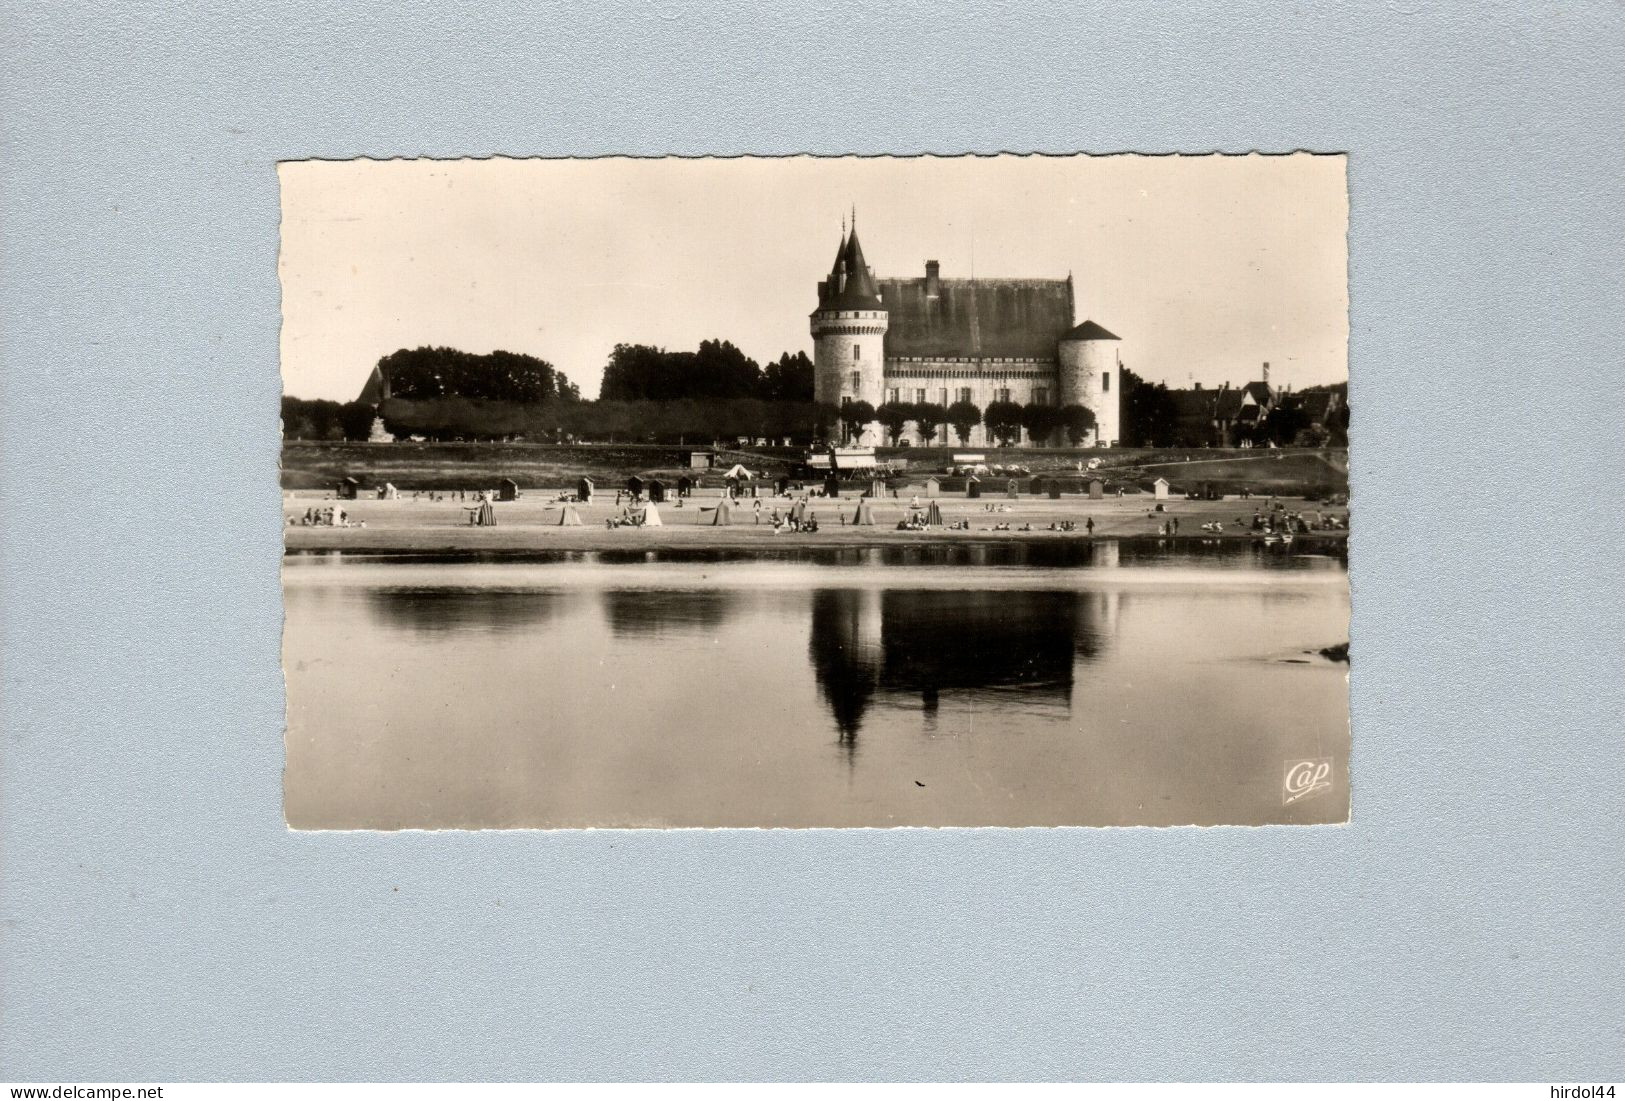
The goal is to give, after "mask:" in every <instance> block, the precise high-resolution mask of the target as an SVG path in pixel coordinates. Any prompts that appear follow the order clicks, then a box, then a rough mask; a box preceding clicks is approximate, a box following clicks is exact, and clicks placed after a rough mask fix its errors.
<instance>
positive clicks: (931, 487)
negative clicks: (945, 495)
mask: <svg viewBox="0 0 1625 1101" xmlns="http://www.w3.org/2000/svg"><path fill="white" fill-rule="evenodd" d="M941 492H942V483H941V482H939V481H937V480H936V479H935V478H927V479H926V480H925V495H926V496H927V497H935V496H936V495H937V494H939V493H941Z"/></svg>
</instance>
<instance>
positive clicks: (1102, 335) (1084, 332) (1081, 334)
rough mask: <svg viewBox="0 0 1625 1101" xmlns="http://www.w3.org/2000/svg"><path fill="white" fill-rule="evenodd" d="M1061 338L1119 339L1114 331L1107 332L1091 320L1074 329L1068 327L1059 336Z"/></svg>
mask: <svg viewBox="0 0 1625 1101" xmlns="http://www.w3.org/2000/svg"><path fill="white" fill-rule="evenodd" d="M1061 339H1062V340H1121V339H1123V338H1122V337H1120V336H1118V335H1117V334H1116V333H1113V332H1108V331H1107V330H1106V329H1105V328H1103V327H1101V326H1100V325H1097V324H1095V323H1094V322H1093V321H1085V322H1084V323H1083V324H1082V325H1079V326H1078V327H1076V328H1074V329H1069V330H1067V332H1066V333H1065V334H1063V335H1062V337H1061Z"/></svg>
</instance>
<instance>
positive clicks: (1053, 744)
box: [283, 541, 1349, 829]
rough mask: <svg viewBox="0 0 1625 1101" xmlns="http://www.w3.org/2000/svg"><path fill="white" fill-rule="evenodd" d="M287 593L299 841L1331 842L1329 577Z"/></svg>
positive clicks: (938, 577)
mask: <svg viewBox="0 0 1625 1101" xmlns="http://www.w3.org/2000/svg"><path fill="white" fill-rule="evenodd" d="M283 588H284V596H285V604H286V616H287V618H286V627H285V633H284V667H285V672H286V677H287V690H288V733H287V770H286V774H285V809H286V813H287V817H288V821H289V824H290V825H292V826H294V827H296V828H309V829H357V828H361V829H400V828H423V829H435V828H448V827H454V828H480V827H506V828H513V827H545V828H556V827H589V826H596V827H667V826H680V827H708V826H730V827H752V826H763V827H782V826H797V827H799V826H1061V825H1085V826H1108V825H1180V824H1201V825H1216V824H1230V825H1247V824H1265V823H1323V822H1341V821H1344V820H1346V818H1347V815H1348V809H1349V784H1348V769H1347V764H1348V752H1349V724H1348V682H1347V673H1348V666H1347V665H1346V664H1338V663H1333V662H1331V661H1328V660H1326V659H1325V658H1323V657H1321V656H1320V655H1319V654H1318V653H1317V652H1316V651H1318V650H1319V648H1321V647H1324V646H1328V645H1332V644H1335V643H1341V642H1343V641H1345V640H1347V638H1348V623H1349V588H1348V573H1347V568H1346V564H1345V562H1344V561H1342V560H1340V559H1339V558H1337V557H1328V556H1318V555H1294V554H1292V553H1291V552H1290V551H1284V550H1281V549H1279V548H1269V547H1259V546H1254V545H1251V544H1245V543H1229V544H1222V545H1214V546H1212V547H1203V546H1200V545H1194V546H1190V547H1186V548H1181V549H1179V550H1174V549H1169V548H1164V547H1160V546H1157V545H1154V544H1149V545H1148V544H1135V543H1123V544H1121V545H1120V544H1118V543H1115V542H1101V543H1095V544H1087V543H1083V542H1081V541H1080V542H1077V543H1064V544H1004V545H999V544H972V545H966V544H961V545H954V546H937V547H886V548H872V549H870V548H844V549H840V550H830V551H827V552H825V551H818V550H801V551H784V552H780V553H777V554H762V553H760V552H755V551H751V552H715V553H693V552H688V553H678V552H649V553H643V552H632V553H624V554H623V553H607V552H606V553H591V552H580V553H558V554H553V555H547V556H532V557H529V558H512V557H509V558H497V557H485V558H478V557H462V558H442V557H433V556H422V557H410V556H394V557H369V556H353V555H344V554H337V553H334V554H306V555H297V554H295V555H289V556H288V557H287V558H285V560H284V569H283ZM1305 762H1314V763H1312V764H1305ZM1294 769H1296V771H1295V772H1294ZM1289 774H1292V775H1293V779H1292V781H1291V782H1290V783H1289V782H1288V780H1287V777H1288V775H1289ZM1317 777H1318V779H1317ZM1305 778H1308V779H1309V780H1310V781H1312V782H1310V783H1307V784H1306V783H1305ZM1306 786H1307V788H1308V790H1303V789H1304V788H1305V787H1306Z"/></svg>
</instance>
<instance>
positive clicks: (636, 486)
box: [626, 474, 643, 501]
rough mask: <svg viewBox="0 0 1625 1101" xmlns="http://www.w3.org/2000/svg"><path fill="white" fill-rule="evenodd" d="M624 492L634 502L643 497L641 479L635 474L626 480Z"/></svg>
mask: <svg viewBox="0 0 1625 1101" xmlns="http://www.w3.org/2000/svg"><path fill="white" fill-rule="evenodd" d="M626 491H627V492H628V493H630V494H631V495H632V499H633V500H634V501H635V500H637V499H638V498H639V497H641V496H643V479H642V478H640V477H638V476H637V475H636V474H634V475H632V476H631V477H630V478H628V479H627V480H626Z"/></svg>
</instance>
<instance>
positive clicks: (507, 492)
mask: <svg viewBox="0 0 1625 1101" xmlns="http://www.w3.org/2000/svg"><path fill="white" fill-rule="evenodd" d="M497 500H499V501H517V500H519V483H518V482H516V481H514V480H513V479H512V478H504V479H502V481H500V482H498V483H497Z"/></svg>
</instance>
